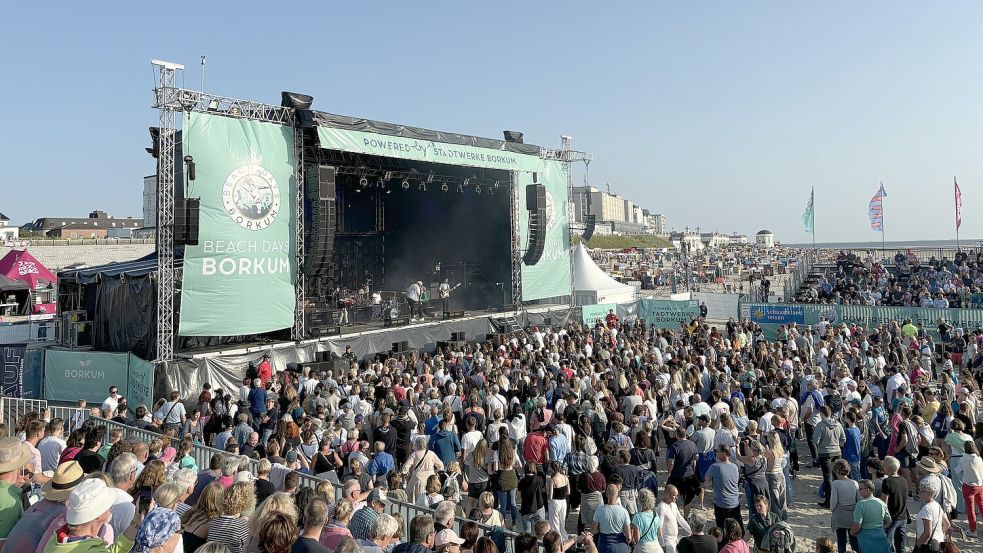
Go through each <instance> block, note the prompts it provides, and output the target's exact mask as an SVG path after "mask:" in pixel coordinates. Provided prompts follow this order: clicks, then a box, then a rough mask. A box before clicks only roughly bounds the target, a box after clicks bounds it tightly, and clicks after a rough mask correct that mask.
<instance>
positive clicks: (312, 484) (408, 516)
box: [99, 419, 516, 553]
mask: <svg viewBox="0 0 983 553" xmlns="http://www.w3.org/2000/svg"><path fill="white" fill-rule="evenodd" d="M99 424H100V425H104V426H105V427H106V433H107V439H108V435H109V432H110V431H111V430H112V429H114V428H118V429H120V430H122V431H123V439H125V440H138V441H141V442H149V441H151V440H154V439H160V438H161V435H160V434H157V433H155V432H150V431H147V430H140V429H139V428H134V427H132V426H128V425H125V424H121V423H118V422H115V421H111V420H106V419H99ZM171 445H172V446H174V447H177V445H178V444H177V441H176V440H175V441H174V443H172V444H171ZM216 454H218V455H227V453H226V452H224V451H221V450H218V449H215V448H213V447H208V446H205V445H202V444H197V443H196V444H195V445H194V448H193V449H192V452H191V455H192V457H194V459H195V463H197V464H198V468H199V470H206V469H207V468H208V466H209V463H210V462H211V459H212V456H213V455H216ZM257 464H258V461H255V460H250V461H249V471H250V472H252V473H253V474H256V466H257ZM324 481H328V482H331V481H330V480H327V479H324V478H318V477H317V476H313V475H310V474H301V475H300V479H299V485H300V486H302V487H305V488H312V489H313V488H316V487H317V485H318V484H320V483H321V482H324ZM331 484H332V485H333V486H334V489H335V497H334V499H335V500H337V499H338V498H339V497H340V496H341V492H342V486H340V485H338V484H337V483H335V482H331ZM390 503H391V508H390V509H389V512H390V514H397V513H398V514H399V515H400V516H401V517H402V519H403V523H404V534H403V535H404V537H408V536H409V529H410V521H412V520H413V517H415V516H417V515H431V516H432V515H433V509H430V508H424V507H420V506H418V505H416V504H412V503H404V502H402V501H394V500H392V501H390ZM465 520H466V519H462V518H455V520H454V530H455V531H456V532H458V533H459V534H460V532H461V524H462V523H464V522H465ZM478 528H479V531H480V534H481V535H485V534H490V533H491V531H492V529H493V528H492V527H491V526H486V525H484V524H478ZM515 536H516V533H515V532H510V531H505V543H506V551H505V552H503V553H512V552H513V551H514V547H513V545H514V541H515Z"/></svg>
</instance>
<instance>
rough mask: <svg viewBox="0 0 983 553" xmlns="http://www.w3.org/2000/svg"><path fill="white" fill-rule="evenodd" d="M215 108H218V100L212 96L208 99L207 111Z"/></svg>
mask: <svg viewBox="0 0 983 553" xmlns="http://www.w3.org/2000/svg"><path fill="white" fill-rule="evenodd" d="M217 109H218V100H217V99H215V98H212V99H211V100H209V101H208V111H215V110H217Z"/></svg>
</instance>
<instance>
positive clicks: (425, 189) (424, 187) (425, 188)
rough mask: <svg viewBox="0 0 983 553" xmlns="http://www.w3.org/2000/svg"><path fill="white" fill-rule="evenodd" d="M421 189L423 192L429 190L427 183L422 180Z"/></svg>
mask: <svg viewBox="0 0 983 553" xmlns="http://www.w3.org/2000/svg"><path fill="white" fill-rule="evenodd" d="M420 191H421V192H426V191H427V185H426V184H424V183H422V182H421V183H420Z"/></svg>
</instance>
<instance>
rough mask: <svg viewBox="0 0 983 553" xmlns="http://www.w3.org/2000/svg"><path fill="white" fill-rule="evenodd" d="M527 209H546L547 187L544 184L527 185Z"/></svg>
mask: <svg viewBox="0 0 983 553" xmlns="http://www.w3.org/2000/svg"><path fill="white" fill-rule="evenodd" d="M526 209H528V210H529V211H537V210H540V209H546V186H545V185H542V184H529V185H526Z"/></svg>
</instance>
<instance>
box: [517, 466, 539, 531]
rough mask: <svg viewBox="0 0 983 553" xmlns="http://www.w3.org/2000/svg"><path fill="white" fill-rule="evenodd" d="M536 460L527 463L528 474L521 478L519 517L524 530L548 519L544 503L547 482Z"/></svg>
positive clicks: (528, 529)
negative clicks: (541, 474) (540, 472)
mask: <svg viewBox="0 0 983 553" xmlns="http://www.w3.org/2000/svg"><path fill="white" fill-rule="evenodd" d="M538 470H539V467H538V466H537V465H536V463H535V462H533V461H529V462H528V463H526V475H525V476H524V477H522V479H521V480H519V487H518V489H519V518H520V520H521V521H522V529H523V531H527V532H528V531H530V530H531V529H532V526H533V524H535V523H536V522H537V521H540V520H546V509H545V503H544V497H543V496H544V492H545V489H544V488H545V484H544V482H543V478H542V477H541V476H540V475H539V472H538Z"/></svg>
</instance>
